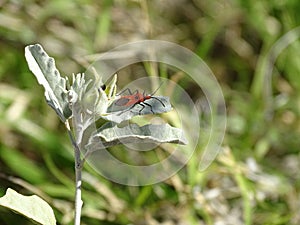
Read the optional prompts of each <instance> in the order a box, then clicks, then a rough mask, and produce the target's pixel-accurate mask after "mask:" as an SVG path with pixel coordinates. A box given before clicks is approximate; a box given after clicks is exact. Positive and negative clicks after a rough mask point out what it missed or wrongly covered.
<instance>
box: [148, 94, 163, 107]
mask: <svg viewBox="0 0 300 225" xmlns="http://www.w3.org/2000/svg"><path fill="white" fill-rule="evenodd" d="M151 98H154V99H155V100H157V101H159V102H160V103H161V104H162V105H163V107H166V106H165V104H164V103H163V102H162V101H161V100H159V99H158V98H156V97H153V96H152V97H151Z"/></svg>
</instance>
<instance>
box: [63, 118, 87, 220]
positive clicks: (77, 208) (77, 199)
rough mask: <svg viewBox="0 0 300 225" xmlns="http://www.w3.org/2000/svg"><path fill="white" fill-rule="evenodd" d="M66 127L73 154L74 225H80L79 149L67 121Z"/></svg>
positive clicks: (80, 161)
mask: <svg viewBox="0 0 300 225" xmlns="http://www.w3.org/2000/svg"><path fill="white" fill-rule="evenodd" d="M66 127H67V130H68V135H69V138H70V140H71V142H72V145H73V148H74V154H75V177H76V178H75V179H76V180H75V215H74V217H75V218H74V225H80V217H81V208H82V204H83V202H82V200H81V184H82V175H81V172H82V164H83V162H82V160H81V158H80V149H79V147H78V145H77V143H76V141H75V138H74V136H73V134H72V131H71V129H70V124H69V121H66Z"/></svg>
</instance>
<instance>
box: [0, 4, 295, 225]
mask: <svg viewBox="0 0 300 225" xmlns="http://www.w3.org/2000/svg"><path fill="white" fill-rule="evenodd" d="M299 9H300V3H299V1H297V0H285V1H258V0H254V1H249V0H248V1H247V0H246V1H245V0H235V1H228V0H213V1H209V2H208V1H200V0H193V1H188V0H165V1H158V0H154V1H143V0H140V1H120V0H114V1H112V0H105V1H88V0H80V1H69V0H66V1H60V0H55V1H33V0H27V1H24V2H21V1H0V54H1V57H0V79H1V80H0V166H1V167H0V168H1V180H0V181H1V183H0V192H1V194H3V193H4V191H5V189H6V188H7V187H14V188H15V189H17V190H19V191H20V192H22V193H25V194H27V193H32V192H34V193H37V194H39V195H41V196H43V197H44V198H45V199H47V201H48V202H49V203H50V204H51V205H52V206H53V207H54V209H55V213H56V216H57V217H58V221H59V223H60V224H70V221H72V216H73V214H72V213H73V212H72V207H73V205H72V204H73V189H74V188H73V186H72V183H73V180H74V171H73V158H72V149H71V145H70V144H69V143H68V139H67V136H66V134H65V130H64V128H63V126H62V125H61V124H60V122H59V120H58V118H57V117H56V115H55V113H54V112H53V111H52V110H50V108H49V107H48V106H47V105H46V104H45V100H44V96H43V91H42V88H41V87H40V86H39V85H38V84H37V82H36V80H35V78H34V77H33V75H32V74H31V73H30V72H29V70H28V68H27V64H26V62H25V58H24V47H25V46H26V45H28V44H32V43H40V44H42V45H43V46H44V48H45V50H46V51H47V52H48V53H49V54H50V55H51V56H53V57H54V58H55V60H56V63H57V67H58V68H59V70H60V71H61V73H62V74H63V75H71V74H72V73H73V72H74V73H76V72H83V71H84V70H85V66H86V65H87V62H86V61H85V60H84V57H83V56H85V55H88V54H94V53H99V52H104V51H106V50H109V49H110V48H112V47H114V46H118V45H120V44H123V43H127V42H129V41H134V40H141V39H147V38H152V39H162V40H167V41H173V42H175V43H178V44H180V45H182V46H185V47H187V48H189V49H191V50H192V51H194V52H196V53H197V54H198V55H199V56H201V57H202V59H203V60H204V61H205V62H206V63H207V64H208V65H209V66H210V68H211V69H212V70H213V72H214V73H215V74H216V76H217V79H218V81H219V82H220V84H221V86H222V89H223V91H224V96H225V98H226V104H227V113H228V127H227V132H226V136H225V140H224V144H223V145H224V151H223V152H222V153H221V154H220V155H219V156H218V159H217V160H216V161H215V162H214V163H213V164H212V165H211V166H210V167H209V168H208V169H207V170H206V171H204V172H202V173H199V172H198V170H197V168H198V157H197V155H195V156H194V157H193V158H192V159H191V160H190V162H189V164H188V165H187V166H186V167H185V168H184V169H182V170H181V171H180V172H179V173H178V174H177V175H175V176H174V177H172V178H170V179H169V180H167V181H166V182H164V183H160V184H156V185H152V186H146V187H125V186H122V185H118V184H115V183H111V182H109V181H107V180H105V179H104V178H102V177H101V176H99V175H98V174H97V173H95V172H94V171H93V170H92V169H91V168H89V166H88V165H87V166H86V168H85V169H86V170H87V171H88V172H89V173H88V174H86V175H85V177H84V179H85V181H84V184H83V198H84V210H83V224H128V223H132V224H180V223H181V224H182V223H184V224H272V225H273V224H295V225H296V224H300V216H299V213H298V209H299V203H300V198H299V196H300V192H299V187H300V182H299V181H300V172H299V171H300V156H299V146H300V139H299V133H300V126H299V125H300V123H299V121H300V120H299V116H300V104H299V102H300V95H299V91H300V90H299V89H300V82H299V81H300V80H299V77H300V76H299V72H300V67H299V52H300V51H299V46H300V45H299V40H297V41H295V42H293V43H291V44H290V45H289V46H288V47H287V48H284V49H283V50H282V52H280V54H279V55H278V59H277V60H276V62H275V66H274V68H273V71H272V78H271V80H269V81H267V82H268V83H266V82H265V70H264V67H263V66H264V63H265V62H266V60H269V58H267V56H268V52H269V51H270V49H271V47H272V46H273V44H274V43H275V42H276V41H277V40H279V38H280V37H281V36H282V35H283V34H285V33H286V32H288V31H290V30H291V29H293V28H296V27H297V26H299V24H300V14H299ZM145 67H146V70H147V71H148V73H151V71H152V72H153V68H152V67H151V66H149V65H147V64H145ZM161 68H162V69H161ZM160 69H161V70H160V71H158V72H159V74H160V75H162V76H163V77H168V76H169V77H170V76H172V74H171V75H170V74H168V73H167V72H166V71H165V70H164V68H163V67H160ZM154 72H155V71H154ZM172 78H174V79H175V80H176V79H177V80H178V82H179V81H180V83H182V84H183V85H184V86H183V87H184V88H185V89H186V90H187V91H188V92H189V93H190V94H191V95H193V96H199V94H200V90H199V92H197V90H195V88H194V87H195V86H194V84H192V83H191V81H190V80H186V81H185V78H184V77H182V76H179V75H178V74H177V76H175V75H174V76H173V77H172ZM127 79H128V80H130V76H129V75H128V78H127ZM266 85H270V86H271V87H272V92H271V93H270V94H271V95H270V96H269V98H268V99H269V101H271V103H272V104H268V102H267V101H266V99H265V97H264V93H265V91H266V87H267V86H266ZM193 96H192V97H193ZM267 107H271V108H268V109H271V111H272V113H273V114H272V117H270V116H268V115H267V117H266V108H267ZM196 154H197V153H196ZM8 176H13V177H10V178H9V177H8ZM14 177H15V178H14ZM16 177H17V178H19V179H17V180H16ZM21 219H22V218H20V217H18V216H15V215H14V214H13V213H10V212H8V211H5V210H3V209H0V221H1V224H17V223H18V224H20V221H21ZM22 224H30V222H29V221H26V220H25V219H24V221H22Z"/></svg>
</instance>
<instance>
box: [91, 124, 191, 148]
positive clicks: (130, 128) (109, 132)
mask: <svg viewBox="0 0 300 225" xmlns="http://www.w3.org/2000/svg"><path fill="white" fill-rule="evenodd" d="M99 138H100V139H101V140H99ZM97 142H101V146H103V147H104V146H105V147H109V146H114V145H118V144H127V143H178V144H183V145H185V144H187V140H186V138H185V136H184V133H183V131H182V130H181V129H179V128H175V127H171V126H170V125H169V124H159V125H154V124H147V125H145V126H142V127H140V126H138V125H137V124H129V125H127V126H125V127H119V126H118V124H116V123H110V122H109V123H106V124H105V125H104V126H102V127H101V128H100V129H98V130H97V131H96V133H94V135H93V136H92V138H91V140H90V143H89V146H87V147H88V148H91V147H92V148H93V143H97ZM94 146H97V145H94ZM99 146H100V145H99ZM92 150H96V149H92Z"/></svg>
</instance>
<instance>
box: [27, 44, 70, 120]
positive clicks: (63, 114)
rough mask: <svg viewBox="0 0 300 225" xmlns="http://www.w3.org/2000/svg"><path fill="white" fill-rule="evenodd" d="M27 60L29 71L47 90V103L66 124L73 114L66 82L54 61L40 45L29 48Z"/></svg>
mask: <svg viewBox="0 0 300 225" xmlns="http://www.w3.org/2000/svg"><path fill="white" fill-rule="evenodd" d="M25 58H26V60H27V63H28V66H29V69H30V70H31V72H32V73H33V74H34V75H35V77H36V78H37V80H38V82H39V84H41V85H42V86H43V87H44V89H45V97H46V101H47V103H48V104H49V105H50V106H51V107H52V108H53V109H54V110H55V111H56V113H57V114H58V115H59V117H60V119H61V120H62V121H63V122H64V121H65V120H66V119H68V118H69V117H70V116H71V115H72V112H71V110H70V108H69V104H68V99H67V94H68V93H67V90H66V80H65V79H64V78H62V77H61V76H60V73H59V71H58V70H57V69H56V67H55V61H54V59H53V58H51V57H49V56H48V55H47V53H46V52H45V51H44V50H43V48H42V46H41V45H39V44H35V45H29V46H27V47H26V48H25Z"/></svg>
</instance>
